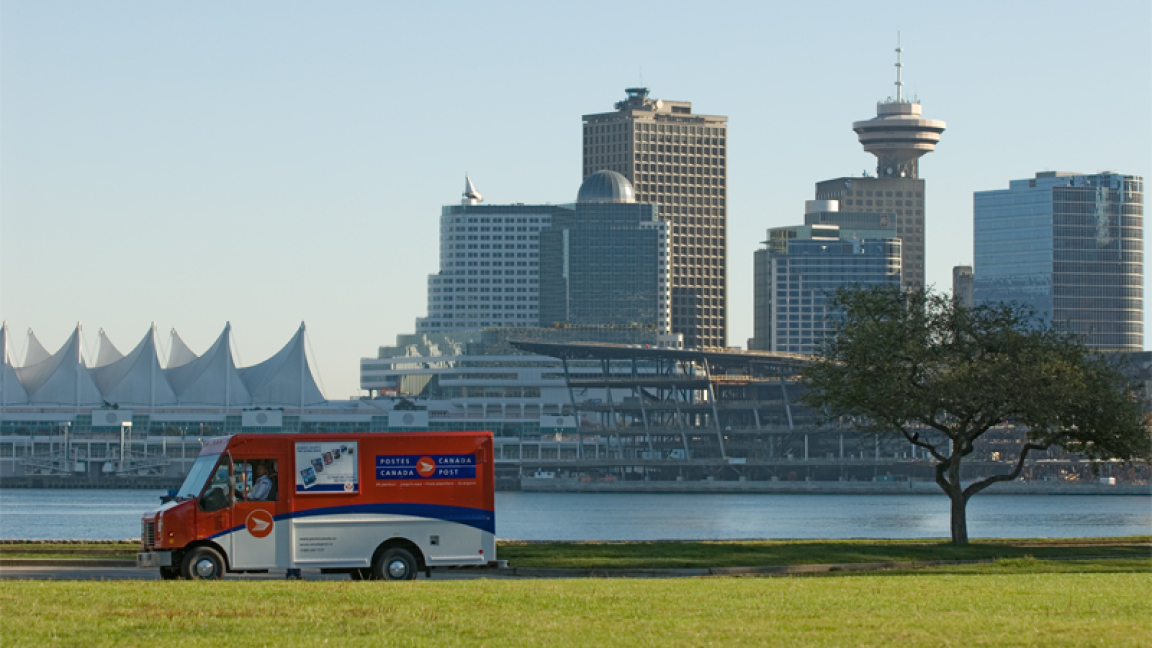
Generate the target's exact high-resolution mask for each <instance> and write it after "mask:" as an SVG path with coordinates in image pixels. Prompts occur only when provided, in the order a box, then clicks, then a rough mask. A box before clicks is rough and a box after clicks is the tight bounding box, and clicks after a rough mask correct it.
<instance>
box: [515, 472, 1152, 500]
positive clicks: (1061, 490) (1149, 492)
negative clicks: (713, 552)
mask: <svg viewBox="0 0 1152 648" xmlns="http://www.w3.org/2000/svg"><path fill="white" fill-rule="evenodd" d="M520 490H522V491H525V492H535V493H779V494H782V495H797V494H810V495H933V496H940V495H942V493H941V491H940V487H939V486H937V485H936V483H935V482H928V481H913V482H816V481H812V482H801V481H774V482H773V481H767V482H765V481H743V482H741V481H611V482H603V481H594V482H582V481H579V480H576V479H537V478H534V477H525V478H523V479H521V480H520ZM980 495H1133V496H1141V495H1143V496H1152V485H1149V484H1117V485H1115V486H1111V485H1106V484H1092V483H1088V484H1065V483H1058V482H1021V481H1014V482H1002V483H999V484H993V485H992V486H991V487H989V488H988V489H987V490H984V491H982V492H981V493H980Z"/></svg>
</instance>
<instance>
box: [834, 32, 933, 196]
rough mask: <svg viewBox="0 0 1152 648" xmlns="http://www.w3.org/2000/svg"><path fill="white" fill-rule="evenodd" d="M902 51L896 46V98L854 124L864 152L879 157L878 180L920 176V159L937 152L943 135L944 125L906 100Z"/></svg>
mask: <svg viewBox="0 0 1152 648" xmlns="http://www.w3.org/2000/svg"><path fill="white" fill-rule="evenodd" d="M903 52H904V50H903V49H902V48H901V47H900V46H899V45H897V47H896V97H895V98H892V97H889V98H888V99H887V100H885V101H881V102H880V103H878V104H876V117H875V118H873V119H869V120H866V121H858V122H855V123H853V124H852V130H854V131H856V135H857V136H859V138H860V144H862V145H863V146H864V150H865V151H867V152H869V153H871V154H872V155H875V156H876V177H878V178H917V177H919V171H920V168H919V159H920V156H921V155H924V154H925V153H931V152H932V151H935V150H936V144H937V143H938V142H939V141H940V134H941V133H943V132H944V122H942V121H939V120H936V119H925V118H924V117H923V116H921V114H920V102H919V101H916V100H912V101H907V100H905V99H904V96H903V89H904V82H903V80H901V74H900V73H901V71H902V68H903V67H904V64H903V63H902V62H901V61H900V55H901V54H902V53H903Z"/></svg>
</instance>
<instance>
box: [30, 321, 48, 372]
mask: <svg viewBox="0 0 1152 648" xmlns="http://www.w3.org/2000/svg"><path fill="white" fill-rule="evenodd" d="M51 357H52V354H51V353H48V349H45V348H44V345H43V344H40V340H38V339H36V334H35V333H33V332H32V329H28V350H27V351H26V352H25V353H24V365H23V366H25V367H31V366H32V365H34V364H40V363H41V362H44V361H45V360H47V359H48V358H51Z"/></svg>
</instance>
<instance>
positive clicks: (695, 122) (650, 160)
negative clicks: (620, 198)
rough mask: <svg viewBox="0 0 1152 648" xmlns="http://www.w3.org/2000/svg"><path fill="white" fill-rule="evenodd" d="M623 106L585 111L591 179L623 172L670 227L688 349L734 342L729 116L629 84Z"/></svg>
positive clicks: (675, 310)
mask: <svg viewBox="0 0 1152 648" xmlns="http://www.w3.org/2000/svg"><path fill="white" fill-rule="evenodd" d="M624 92H625V93H627V98H625V99H624V100H623V101H620V102H617V103H616V111H615V112H610V113H600V114H596V115H584V177H588V176H589V175H590V174H592V173H595V172H596V171H599V170H601V169H608V170H610V171H615V172H617V173H620V174H622V175H624V177H626V178H628V180H630V181H631V182H632V186H633V187H635V190H636V200H637V202H647V203H656V204H658V205H659V206H660V218H661V220H664V221H667V222H668V223H670V224H671V232H670V237H669V239H670V240H671V243H672V250H671V254H672V264H671V265H672V332H673V333H683V334H684V346H685V347H686V348H692V347H723V346H727V339H728V303H727V295H728V276H727V267H728V264H727V256H728V227H727V221H728V218H727V217H728V207H727V202H728V144H727V142H728V135H727V132H728V118H727V117H721V116H716V115H693V114H692V104H691V103H689V102H687V101H661V100H658V99H650V98H649V97H648V89H647V88H628V89H626V90H625V91H624Z"/></svg>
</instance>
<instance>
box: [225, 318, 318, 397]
mask: <svg viewBox="0 0 1152 648" xmlns="http://www.w3.org/2000/svg"><path fill="white" fill-rule="evenodd" d="M240 378H241V380H243V381H244V384H245V385H247V386H248V391H249V393H251V395H252V399H253V400H254V401H256V402H257V403H261V404H267V405H290V406H300V407H304V406H306V405H315V404H317V403H323V402H324V400H325V399H324V395H323V394H321V393H320V388H319V387H317V386H316V381H315V380H313V378H312V372H311V371H310V370H309V369H308V358H307V355H306V354H305V344H304V323H303V322H301V323H300V328H299V329H298V330H297V331H296V335H294V336H292V340H291V341H290V342H288V344H287V345H285V346H284V348H283V349H280V351H279V352H278V353H277V354H276V355H274V356H272V357H271V358H268V359H267V360H265V361H264V362H261V363H260V364H257V365H253V366H251V367H245V368H243V369H241V370H240Z"/></svg>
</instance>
